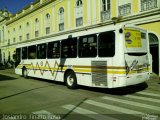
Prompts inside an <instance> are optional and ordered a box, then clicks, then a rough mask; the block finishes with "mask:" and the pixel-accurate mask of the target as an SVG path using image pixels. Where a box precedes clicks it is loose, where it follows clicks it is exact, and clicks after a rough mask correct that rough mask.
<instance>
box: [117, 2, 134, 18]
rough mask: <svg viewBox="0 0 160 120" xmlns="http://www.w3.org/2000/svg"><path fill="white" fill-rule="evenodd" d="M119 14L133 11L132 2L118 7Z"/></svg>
mask: <svg viewBox="0 0 160 120" xmlns="http://www.w3.org/2000/svg"><path fill="white" fill-rule="evenodd" d="M118 10H119V15H120V16H124V15H128V14H130V13H131V3H128V4H124V5H121V6H119V7H118Z"/></svg>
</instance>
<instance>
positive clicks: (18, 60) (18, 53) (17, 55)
mask: <svg viewBox="0 0 160 120" xmlns="http://www.w3.org/2000/svg"><path fill="white" fill-rule="evenodd" d="M15 59H16V62H20V60H21V48H17V49H16V58H15Z"/></svg>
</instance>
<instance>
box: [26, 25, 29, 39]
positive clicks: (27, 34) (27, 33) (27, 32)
mask: <svg viewBox="0 0 160 120" xmlns="http://www.w3.org/2000/svg"><path fill="white" fill-rule="evenodd" d="M26 39H27V40H29V39H30V25H29V22H27V23H26Z"/></svg>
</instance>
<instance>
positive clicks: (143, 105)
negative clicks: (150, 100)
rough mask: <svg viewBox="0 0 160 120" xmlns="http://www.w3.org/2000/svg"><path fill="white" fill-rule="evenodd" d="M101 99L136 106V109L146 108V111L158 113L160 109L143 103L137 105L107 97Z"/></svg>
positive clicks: (136, 103)
mask: <svg viewBox="0 0 160 120" xmlns="http://www.w3.org/2000/svg"><path fill="white" fill-rule="evenodd" d="M101 98H102V99H106V100H111V101H115V102H120V103H124V104H128V105H133V106H137V107H143V108H147V109H152V110H157V111H160V107H157V106H153V105H148V104H143V103H139V102H133V101H129V100H122V99H119V98H113V97H107V96H104V97H101Z"/></svg>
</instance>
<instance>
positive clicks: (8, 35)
mask: <svg viewBox="0 0 160 120" xmlns="http://www.w3.org/2000/svg"><path fill="white" fill-rule="evenodd" d="M8 39H10V31H9V30H8Z"/></svg>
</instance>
